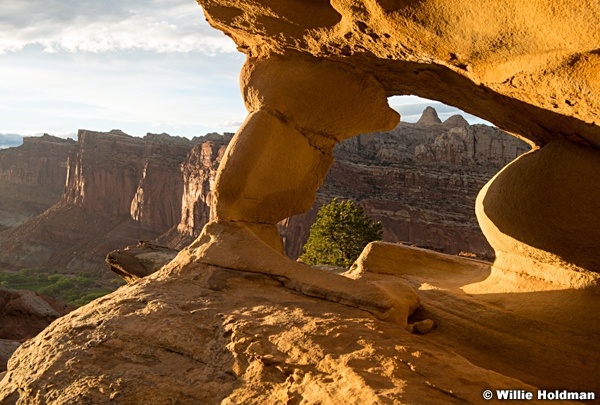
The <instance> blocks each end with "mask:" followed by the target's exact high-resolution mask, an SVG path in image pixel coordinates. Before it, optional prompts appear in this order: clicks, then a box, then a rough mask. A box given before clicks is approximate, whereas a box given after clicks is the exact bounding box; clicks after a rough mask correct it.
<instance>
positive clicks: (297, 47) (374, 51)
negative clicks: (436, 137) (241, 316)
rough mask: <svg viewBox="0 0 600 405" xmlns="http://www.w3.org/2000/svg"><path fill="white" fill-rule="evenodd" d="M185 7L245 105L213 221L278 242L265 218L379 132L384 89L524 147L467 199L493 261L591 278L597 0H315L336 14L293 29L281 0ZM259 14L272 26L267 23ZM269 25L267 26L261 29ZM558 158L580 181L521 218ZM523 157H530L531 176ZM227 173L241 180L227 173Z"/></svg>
mask: <svg viewBox="0 0 600 405" xmlns="http://www.w3.org/2000/svg"><path fill="white" fill-rule="evenodd" d="M199 3H200V4H201V5H202V6H203V7H204V9H205V13H206V16H207V19H208V21H209V22H210V23H211V24H213V25H214V26H215V27H217V28H219V29H221V30H222V31H224V32H225V33H227V34H228V35H230V36H232V38H233V39H234V40H235V41H236V42H237V44H238V45H239V47H240V49H241V50H243V51H244V52H246V53H247V54H248V55H249V58H248V61H247V64H246V67H245V69H244V72H243V74H242V92H243V95H244V98H245V101H246V105H247V107H248V110H249V112H250V116H249V118H248V120H247V121H246V123H245V125H244V127H243V128H242V129H241V131H240V132H239V133H238V135H237V138H238V141H237V142H234V146H233V147H232V148H231V149H230V151H229V154H228V157H227V159H226V161H225V162H224V164H223V165H222V168H221V171H220V174H219V181H218V184H217V193H218V195H219V198H218V201H217V216H218V218H219V219H220V220H225V221H234V222H242V223H245V224H246V225H247V226H248V228H249V229H251V230H254V233H255V234H256V235H258V236H259V237H260V238H261V239H262V240H264V241H266V242H267V243H268V244H269V245H271V246H272V247H274V248H276V249H278V250H280V245H279V242H278V239H277V237H276V233H275V230H274V228H273V227H271V225H273V224H274V223H275V222H276V221H277V220H280V219H283V218H284V217H285V216H287V215H291V214H294V213H297V212H299V211H301V210H303V209H306V208H307V207H308V205H309V203H310V202H311V201H312V199H313V198H314V192H315V191H316V188H317V187H318V185H319V184H320V183H321V182H322V180H323V177H324V175H325V173H326V171H327V168H328V167H329V165H330V164H331V158H330V152H331V148H332V146H333V144H334V143H335V142H336V141H339V140H341V139H343V138H345V137H349V136H352V135H354V134H356V133H358V132H357V131H359V129H360V130H362V131H363V132H366V131H369V130H370V131H374V130H384V129H386V128H389V126H390V125H393V121H394V117H392V114H391V113H390V111H389V108H388V107H387V105H385V103H384V102H383V101H384V100H383V96H391V95H404V94H415V95H419V96H422V97H426V98H430V99H436V100H439V101H442V102H444V103H447V104H451V105H454V106H457V107H459V108H461V109H463V110H464V111H466V112H469V113H472V114H475V115H477V116H479V117H481V118H483V119H486V120H488V121H490V122H492V123H494V124H496V125H497V126H499V127H500V128H502V129H504V130H506V131H508V132H511V133H513V134H515V135H516V136H518V137H520V138H522V139H524V140H527V141H528V142H529V143H530V144H532V145H533V146H534V149H535V150H534V151H533V152H531V153H530V154H529V155H528V156H527V157H524V158H522V159H519V161H518V162H515V163H514V164H512V165H510V166H509V167H507V168H506V169H505V170H504V171H503V172H502V173H500V174H499V175H498V176H496V177H495V179H494V180H493V181H492V182H490V184H489V185H488V186H487V187H486V188H484V190H482V194H481V195H480V197H479V199H478V207H477V212H478V218H479V220H480V222H481V225H482V228H483V230H484V233H485V234H486V237H488V238H489V240H490V242H491V243H492V245H493V247H494V248H495V250H496V251H497V253H498V261H497V263H496V267H497V268H498V269H500V270H502V271H513V272H517V273H527V274H529V275H530V276H533V277H537V278H542V279H545V280H547V281H551V282H554V283H558V285H561V286H563V287H565V288H571V287H577V288H584V287H585V288H587V287H594V286H596V285H597V280H598V272H599V271H600V268H599V267H598V263H599V261H598V257H596V253H592V251H593V252H595V251H597V250H598V249H594V247H595V246H598V245H599V244H600V240H599V239H598V235H597V233H596V231H595V230H596V229H599V225H600V216H598V215H596V212H595V205H596V201H597V188H596V187H595V186H594V184H595V183H594V181H593V179H595V175H594V173H595V172H596V171H597V168H598V164H599V163H598V156H599V155H600V152H599V151H598V149H599V148H600V126H599V125H598V122H599V121H600V115H599V114H600V104H599V101H598V94H600V80H598V78H599V77H600V75H599V73H598V72H599V71H600V57H599V56H598V51H597V49H598V48H599V47H598V45H599V44H600V33H599V32H598V31H597V29H596V28H595V27H596V23H595V21H596V20H595V17H598V16H600V6H599V5H598V4H597V2H593V1H584V2H580V3H578V4H576V5H575V4H573V3H571V2H568V1H566V0H555V1H551V2H530V1H525V0H520V1H515V2H512V3H511V4H510V5H499V3H497V2H494V1H492V0H489V1H484V3H481V2H474V1H473V2H471V1H467V2H460V3H456V2H450V1H447V0H425V1H420V2H404V1H399V2H390V1H375V0H373V1H367V2H352V1H349V0H335V1H331V2H330V3H329V7H330V9H331V10H333V11H335V12H336V13H337V14H339V15H340V16H341V18H339V19H334V18H332V19H330V20H328V23H327V24H324V23H323V24H315V25H305V26H304V29H303V30H300V31H299V30H297V29H293V30H285V29H283V28H282V25H281V21H304V17H302V16H301V14H302V11H301V10H298V8H297V7H296V6H297V4H296V3H293V2H292V3H286V2H278V3H277V4H276V5H275V3H273V2H258V3H245V2H242V4H240V5H239V6H234V5H233V3H232V2H230V1H227V0H217V1H208V0H204V1H203V0H199ZM225 6H226V7H230V8H231V7H233V8H237V10H238V12H237V14H236V16H235V17H232V14H231V13H230V12H223V11H222V10H223V9H222V7H225ZM319 7H322V8H324V9H327V7H328V6H327V5H326V4H325V3H324V2H323V3H319ZM304 12H305V13H306V14H307V15H309V14H310V13H312V12H313V10H312V9H311V8H310V7H307V8H306V9H305V11H304ZM330 15H333V13H331V14H330ZM240 16H243V17H244V18H243V19H244V21H245V25H243V26H242V25H240V24H239V21H240ZM267 16H268V18H269V21H272V22H273V21H279V22H273V23H272V24H270V23H269V22H268V21H267V20H266V19H265V18H266V17H267ZM525 16H526V18H525ZM593 16H595V17H593ZM277 29H280V30H282V31H281V32H280V34H281V35H273V30H275V31H277ZM325 110H326V111H325ZM386 111H387V113H386ZM365 112H367V113H366V114H365ZM386 114H387V115H386ZM361 123H362V124H364V126H363V127H360V125H359V124H361ZM275 133H279V134H280V135H279V136H278V138H277V139H279V140H276V139H275V138H273V136H274V135H273V134H275ZM267 134H270V135H267ZM269 136H271V138H269ZM285 136H287V137H288V138H287V142H288V143H287V144H286V141H285V139H286V138H285ZM250 138H254V139H255V140H251V139H250ZM301 145H302V146H301ZM540 148H541V149H540ZM286 150H289V152H287V157H283V156H282V155H285V154H286ZM259 151H260V158H258V157H257V156H259ZM552 151H554V152H552ZM558 155H560V161H561V162H562V163H563V164H564V165H571V164H573V169H572V170H571V169H569V173H570V174H569V175H568V176H567V175H564V176H563V178H564V179H565V181H566V179H567V178H570V177H573V178H576V177H579V178H581V179H587V180H586V181H574V182H570V183H569V186H568V187H567V188H566V189H568V190H569V192H568V193H564V192H557V193H554V194H553V198H552V203H551V206H552V210H553V214H552V215H554V217H555V218H556V217H557V216H558V215H560V220H557V221H549V222H544V221H543V220H541V219H540V218H538V220H534V218H536V216H535V215H534V213H535V212H541V211H542V210H541V205H543V204H544V201H542V199H539V198H538V199H535V198H530V197H531V196H532V193H533V194H535V192H536V191H535V190H537V192H541V191H542V189H548V187H549V186H550V185H552V186H558V183H557V182H556V181H555V182H554V183H551V182H548V181H547V180H548V179H546V176H548V173H549V171H552V170H554V171H557V170H556V169H557V166H556V163H554V162H552V160H553V159H555V158H556V156H558ZM546 156H549V157H546ZM550 156H552V157H550ZM529 161H531V162H533V161H535V162H538V163H537V166H536V167H538V169H536V170H537V171H536V170H534V169H530V168H528V167H529V166H535V165H534V164H533V163H532V164H526V163H525V162H529ZM575 162H577V163H575ZM584 162H585V163H584ZM575 167H576V168H575ZM242 171H246V173H248V175H244V176H241V177H240V176H239V173H240V172H242ZM234 172H235V173H238V176H237V177H235V176H234V174H233V173H234ZM250 172H251V173H252V174H250ZM257 173H259V175H257ZM563 174H564V173H563ZM509 178H512V179H513V180H514V179H520V181H509V180H508V179H509ZM286 196H287V197H286ZM519 198H520V199H521V200H520V203H519V202H516V201H517V200H519ZM575 207H577V209H575ZM536 221H537V222H536ZM545 225H547V226H545ZM557 234H561V236H560V237H555V236H556V235H557ZM565 271H566V273H565ZM573 271H574V272H573ZM559 274H560V275H559ZM571 278H572V280H571ZM569 280H570V281H569Z"/></svg>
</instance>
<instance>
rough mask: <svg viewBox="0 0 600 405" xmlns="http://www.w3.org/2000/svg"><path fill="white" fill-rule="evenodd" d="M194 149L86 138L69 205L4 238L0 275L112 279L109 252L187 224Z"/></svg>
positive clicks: (151, 137)
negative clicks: (50, 273) (55, 272)
mask: <svg viewBox="0 0 600 405" xmlns="http://www.w3.org/2000/svg"><path fill="white" fill-rule="evenodd" d="M192 146H193V143H192V141H190V140H188V139H186V138H180V137H172V136H169V135H166V134H148V135H146V136H145V137H144V138H137V137H133V136H129V135H127V134H124V133H123V132H121V131H118V130H114V131H111V132H109V133H100V132H93V131H86V130H81V131H79V134H78V143H77V145H76V146H75V147H74V148H73V149H72V150H71V151H70V152H69V155H68V159H67V163H66V172H67V173H66V174H67V175H66V187H65V189H64V194H63V196H62V199H61V200H60V201H59V202H57V203H56V204H54V205H53V206H52V207H51V208H49V209H48V210H47V211H45V212H44V213H43V214H41V215H40V216H38V217H35V218H33V219H32V220H30V221H28V222H26V223H24V224H22V225H21V226H19V227H16V228H14V229H12V230H9V231H6V232H4V233H2V234H1V235H0V246H1V247H2V252H1V253H0V267H4V268H22V267H42V268H49V267H51V268H56V269H59V270H64V269H66V270H67V271H88V272H98V273H105V274H106V272H105V265H104V258H105V257H106V254H107V253H108V252H110V251H112V250H114V249H117V248H119V247H122V246H126V245H130V244H133V243H136V242H137V241H138V240H148V239H154V238H156V237H157V236H159V235H160V234H162V233H164V232H166V231H167V230H169V229H170V228H172V227H174V226H176V225H177V224H178V223H179V222H180V218H181V195H182V193H183V185H184V182H183V177H182V175H181V168H180V166H181V164H182V163H183V162H184V161H185V159H186V157H187V154H188V152H189V150H190V149H191V148H192Z"/></svg>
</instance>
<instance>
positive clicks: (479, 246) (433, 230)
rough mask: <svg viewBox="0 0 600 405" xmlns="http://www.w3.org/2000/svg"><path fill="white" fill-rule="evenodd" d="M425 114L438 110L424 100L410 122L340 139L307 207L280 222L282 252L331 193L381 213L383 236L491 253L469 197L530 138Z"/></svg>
mask: <svg viewBox="0 0 600 405" xmlns="http://www.w3.org/2000/svg"><path fill="white" fill-rule="evenodd" d="M431 116H436V117H437V113H436V112H435V110H434V109H433V108H431V107H428V108H427V109H426V110H425V111H424V112H423V115H422V118H421V119H420V120H419V122H417V123H416V124H410V123H402V122H401V123H400V124H399V125H398V126H397V127H396V128H395V129H393V130H392V131H389V132H385V133H372V134H364V135H358V136H356V137H354V138H350V139H347V140H345V141H343V142H340V143H339V144H338V145H337V146H336V149H335V150H334V156H335V162H334V164H333V166H332V167H331V169H330V170H329V173H328V175H327V178H326V179H325V182H324V183H323V186H322V187H321V188H320V189H319V191H317V199H316V201H315V203H314V204H313V206H312V208H311V209H310V210H309V211H308V212H307V213H305V214H300V215H297V216H294V217H291V218H289V219H286V220H285V221H284V222H283V223H282V224H281V226H280V230H281V232H282V236H283V238H284V241H285V248H286V253H287V255H288V256H289V257H291V258H293V259H296V258H297V257H298V256H299V255H300V253H301V249H302V246H303V245H304V243H305V242H306V240H307V238H308V231H309V228H310V226H311V225H312V223H313V222H314V220H315V218H316V213H317V211H318V209H319V208H320V206H321V205H323V204H324V203H327V202H329V201H330V200H331V199H332V198H334V197H338V198H352V199H354V200H355V201H358V202H359V203H360V205H362V206H363V208H364V209H365V212H366V213H367V214H368V215H369V216H370V217H371V218H373V219H376V220H378V221H381V222H382V223H383V230H384V236H383V239H384V240H385V241H388V242H408V243H411V244H416V245H418V246H422V247H427V248H430V249H435V250H438V251H441V252H444V253H450V254H458V253H460V252H465V253H466V252H469V253H473V254H476V255H477V256H479V257H482V258H492V257H493V250H492V248H491V247H490V246H489V244H488V243H487V241H486V240H485V238H484V236H483V234H482V233H481V231H480V229H479V226H478V224H477V220H476V218H475V215H474V206H475V197H476V195H477V193H478V192H479V190H480V189H481V188H482V187H483V186H484V185H485V183H486V182H487V181H488V180H489V179H491V178H492V177H493V176H494V175H495V174H496V173H497V172H498V171H499V170H500V169H501V168H503V167H504V166H505V165H506V164H508V163H510V162H511V161H512V160H514V159H515V158H516V157H517V156H519V155H521V154H522V153H524V152H525V151H526V150H528V149H529V146H528V145H527V144H525V143H524V142H522V141H520V140H518V139H516V138H514V137H511V136H509V135H508V134H506V133H504V132H502V131H499V130H498V129H496V128H493V127H489V126H486V125H469V124H468V122H467V121H465V119H464V118H462V117H461V116H460V115H455V116H453V117H450V118H449V119H447V120H446V121H444V122H443V123H441V121H439V122H431V123H429V124H423V122H427V120H428V117H431Z"/></svg>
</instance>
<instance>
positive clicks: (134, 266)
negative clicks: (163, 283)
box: [106, 241, 178, 284]
mask: <svg viewBox="0 0 600 405" xmlns="http://www.w3.org/2000/svg"><path fill="white" fill-rule="evenodd" d="M177 253H178V251H177V250H175V249H171V248H168V247H165V246H160V245H156V244H154V243H151V242H145V241H141V242H140V243H138V244H137V245H135V246H127V247H126V248H124V249H119V250H114V251H112V252H110V253H109V254H108V255H107V256H106V263H107V264H108V265H109V266H110V269H111V270H112V271H113V272H115V273H117V274H118V275H119V276H121V277H122V278H123V279H124V280H125V281H127V283H128V284H132V283H134V282H136V281H137V280H140V279H141V278H143V277H146V276H148V275H150V274H152V273H155V272H157V271H158V270H160V269H161V268H162V267H163V266H164V265H166V264H167V263H169V262H170V261H171V260H173V259H174V258H175V256H177Z"/></svg>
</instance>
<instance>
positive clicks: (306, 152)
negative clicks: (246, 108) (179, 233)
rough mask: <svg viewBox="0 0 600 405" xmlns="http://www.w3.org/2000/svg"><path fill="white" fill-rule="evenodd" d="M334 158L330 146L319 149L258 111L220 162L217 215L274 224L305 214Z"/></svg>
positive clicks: (247, 121)
mask: <svg viewBox="0 0 600 405" xmlns="http://www.w3.org/2000/svg"><path fill="white" fill-rule="evenodd" d="M234 155H235V156H236V157H235V158H232V157H231V156H234ZM332 162H333V157H332V156H331V150H330V151H329V153H327V152H323V151H321V150H319V149H318V148H315V147H314V146H312V145H311V144H310V142H309V140H308V139H307V138H306V137H304V136H303V135H302V134H301V133H300V132H298V131H297V130H295V129H294V128H293V127H291V126H289V125H288V124H286V123H285V122H283V121H282V120H280V119H279V118H277V117H275V116H273V115H271V114H270V113H268V112H266V111H259V112H255V113H253V114H251V115H250V117H248V119H247V120H246V122H245V123H244V124H243V125H242V127H241V128H240V131H239V132H238V133H237V135H236V136H235V137H234V139H233V140H232V143H231V144H230V146H229V147H228V149H227V152H226V155H225V157H224V158H223V161H222V163H221V165H220V168H219V174H218V175H217V180H216V184H215V196H216V199H217V203H216V217H217V218H218V219H224V220H231V221H243V222H255V223H266V224H276V223H277V222H279V221H280V220H282V219H284V218H286V217H288V216H290V215H293V214H297V213H301V212H304V211H306V210H307V209H308V208H310V205H311V204H312V202H313V201H314V198H315V192H316V191H317V189H318V188H319V186H320V185H321V183H322V182H323V180H324V178H325V175H326V173H327V170H328V169H329V166H330V165H331V163H332ZM265 193H267V194H268V195H269V198H265V197H266V195H267V194H265Z"/></svg>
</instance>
